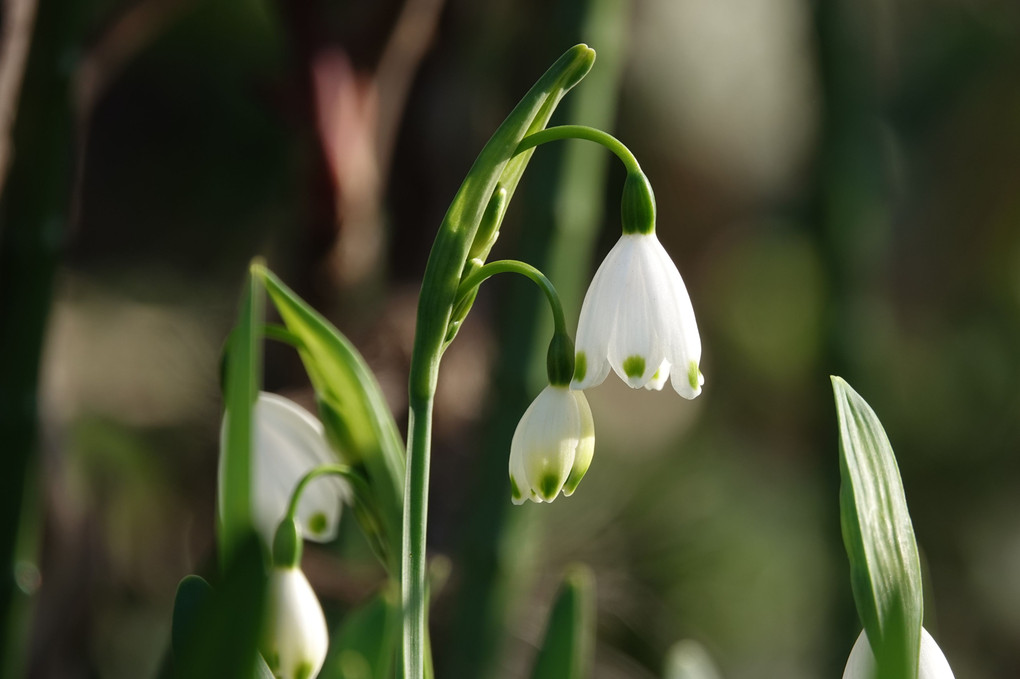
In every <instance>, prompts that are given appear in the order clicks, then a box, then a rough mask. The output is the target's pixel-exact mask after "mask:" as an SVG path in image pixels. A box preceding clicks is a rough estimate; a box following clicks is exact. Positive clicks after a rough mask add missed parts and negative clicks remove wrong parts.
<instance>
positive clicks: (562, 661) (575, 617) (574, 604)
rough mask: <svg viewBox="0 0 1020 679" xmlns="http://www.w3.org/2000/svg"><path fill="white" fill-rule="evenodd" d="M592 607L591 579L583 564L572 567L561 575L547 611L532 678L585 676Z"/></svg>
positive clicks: (590, 648)
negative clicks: (561, 577)
mask: <svg viewBox="0 0 1020 679" xmlns="http://www.w3.org/2000/svg"><path fill="white" fill-rule="evenodd" d="M594 608H595V579H594V577H593V576H592V573H591V571H590V570H588V569H587V568H586V567H584V566H573V567H572V568H571V569H570V570H569V571H568V572H567V574H566V575H565V576H564V578H563V584H562V585H560V591H559V593H558V594H557V595H556V602H555V603H554V604H553V608H552V612H551V613H550V614H549V625H548V627H547V628H546V631H545V641H544V642H543V643H542V648H541V649H540V650H539V652H538V657H537V658H536V659H535V667H534V669H533V670H532V672H531V676H532V679H581V678H582V677H587V676H588V674H589V668H590V666H591V660H592V651H593V644H594V636H595V619H594Z"/></svg>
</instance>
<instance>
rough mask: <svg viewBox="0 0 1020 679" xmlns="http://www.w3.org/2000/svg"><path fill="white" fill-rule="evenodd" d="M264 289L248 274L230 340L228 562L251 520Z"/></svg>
mask: <svg viewBox="0 0 1020 679" xmlns="http://www.w3.org/2000/svg"><path fill="white" fill-rule="evenodd" d="M262 313H263V293H262V288H261V286H260V285H257V281H256V280H255V278H254V276H249V278H248V281H247V283H246V284H245V288H244V294H243V296H242V298H241V310H240V312H239V314H238V319H237V326H236V327H235V328H234V331H233V332H232V333H231V335H230V338H229V339H228V340H227V349H226V360H225V365H224V367H225V371H224V380H223V381H224V385H223V402H224V408H225V411H226V413H225V415H224V417H225V421H226V424H225V426H224V428H223V441H222V442H221V451H220V466H219V492H218V493H217V495H218V500H219V502H218V517H219V526H218V527H219V530H218V531H217V537H218V540H219V554H220V563H221V564H226V563H228V562H229V561H230V560H231V558H232V556H233V551H234V549H235V547H236V544H237V541H238V540H239V539H240V536H243V535H246V534H247V533H248V532H249V531H250V530H251V526H252V522H251V521H252V520H251V478H252V472H251V449H252V408H253V407H254V405H255V399H256V398H257V397H258V392H259V384H260V383H261V381H262V380H261V373H262V370H261V368H262V344H261V340H260V335H259V329H260V328H261V327H262Z"/></svg>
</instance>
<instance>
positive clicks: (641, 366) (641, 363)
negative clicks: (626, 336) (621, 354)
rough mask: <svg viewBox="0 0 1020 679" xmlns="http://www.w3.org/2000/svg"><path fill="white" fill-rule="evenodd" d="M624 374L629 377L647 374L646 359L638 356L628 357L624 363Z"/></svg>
mask: <svg viewBox="0 0 1020 679" xmlns="http://www.w3.org/2000/svg"><path fill="white" fill-rule="evenodd" d="M623 372H625V373H627V377H641V376H642V375H644V374H645V359H644V358H643V357H641V356H638V355H637V354H635V355H634V356H628V357H627V358H625V359H624V361H623Z"/></svg>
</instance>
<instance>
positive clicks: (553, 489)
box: [538, 474, 560, 502]
mask: <svg viewBox="0 0 1020 679" xmlns="http://www.w3.org/2000/svg"><path fill="white" fill-rule="evenodd" d="M538 489H539V491H541V493H542V498H543V499H544V500H546V501H547V502H551V501H552V499H553V498H555V497H556V493H558V492H560V480H559V479H558V478H557V477H556V475H555V474H546V475H545V476H543V477H542V479H541V480H540V481H539V482H538Z"/></svg>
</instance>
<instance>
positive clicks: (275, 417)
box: [220, 392, 349, 546]
mask: <svg viewBox="0 0 1020 679" xmlns="http://www.w3.org/2000/svg"><path fill="white" fill-rule="evenodd" d="M252 419H253V424H252V436H253V439H252V492H251V502H252V520H253V522H254V524H255V528H256V530H258V532H259V535H261V536H262V539H263V540H264V541H265V543H266V544H267V545H270V546H272V544H273V538H274V536H275V534H276V529H277V527H278V526H279V525H280V521H282V520H283V517H284V514H286V512H287V505H288V504H289V503H290V496H291V494H292V493H293V492H294V488H295V487H296V486H297V484H298V482H299V481H300V480H301V478H302V477H303V476H304V475H305V474H306V473H308V472H310V471H311V470H313V469H315V468H316V467H320V466H322V465H325V464H336V463H337V462H338V459H337V455H336V453H335V452H333V449H332V448H330V445H329V443H328V442H327V441H326V435H325V430H324V429H323V426H322V423H321V422H319V420H318V419H316V418H315V416H314V415H312V414H311V413H309V412H308V411H307V410H305V409H304V408H302V407H301V406H299V405H298V404H297V403H294V402H293V401H291V400H290V399H287V398H284V397H282V396H278V395H276V394H270V393H267V392H262V393H260V394H259V397H258V400H257V401H256V402H255V408H254V410H253V411H252ZM225 430H226V419H225V418H224V431H225ZM220 459H221V460H222V459H223V458H222V456H221V457H220ZM348 494H349V493H348V486H347V483H346V482H345V481H344V480H343V479H340V478H337V477H335V476H329V477H323V478H318V479H315V480H314V481H313V482H312V483H310V484H308V486H307V487H306V488H305V490H304V492H303V493H302V494H301V500H300V501H299V503H298V508H297V516H296V518H297V521H298V525H299V526H300V527H301V534H302V537H304V538H306V539H309V540H314V541H316V542H328V541H329V540H332V539H333V538H334V537H336V532H337V526H338V525H339V523H340V510H341V504H342V502H343V501H344V500H345V499H346V498H347V497H348Z"/></svg>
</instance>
